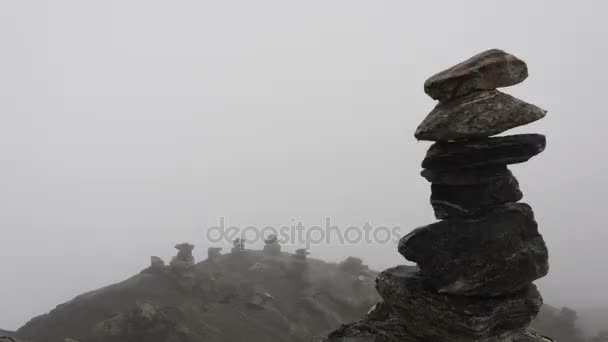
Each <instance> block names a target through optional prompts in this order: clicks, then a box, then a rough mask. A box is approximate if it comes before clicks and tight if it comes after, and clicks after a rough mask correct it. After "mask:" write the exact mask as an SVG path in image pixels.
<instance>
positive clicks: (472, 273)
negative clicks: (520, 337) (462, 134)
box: [399, 203, 549, 297]
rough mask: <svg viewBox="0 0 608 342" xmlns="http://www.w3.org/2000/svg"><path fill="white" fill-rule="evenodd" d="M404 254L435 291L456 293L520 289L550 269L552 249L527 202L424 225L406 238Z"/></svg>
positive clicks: (488, 293)
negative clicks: (549, 247)
mask: <svg viewBox="0 0 608 342" xmlns="http://www.w3.org/2000/svg"><path fill="white" fill-rule="evenodd" d="M399 253H401V255H403V256H404V257H405V258H406V259H407V260H410V261H413V262H416V263H417V264H418V266H419V267H420V269H421V271H422V273H423V274H424V277H425V278H426V279H427V281H428V283H429V284H431V285H432V286H433V288H434V289H435V290H437V291H438V292H440V293H447V294H454V295H466V296H485V297H494V296H501V295H505V294H510V293H515V292H517V291H519V290H521V289H522V288H524V287H526V286H527V285H528V284H529V283H530V282H532V281H533V280H536V279H538V278H541V277H543V276H545V275H546V274H547V272H548V270H549V264H548V252H547V247H546V245H545V242H544V241H543V238H542V236H541V235H540V234H539V232H538V226H537V224H536V221H534V214H533V212H532V209H531V208H530V207H529V206H528V205H527V204H524V203H511V204H507V205H505V206H504V207H499V208H495V209H494V210H492V211H491V212H489V213H488V214H487V215H485V216H483V217H480V218H476V219H464V220H456V219H453V220H445V221H441V222H437V223H434V224H431V225H428V226H425V227H421V228H418V229H416V230H414V231H413V232H411V233H410V234H408V235H406V236H405V237H403V238H402V239H401V241H400V242H399Z"/></svg>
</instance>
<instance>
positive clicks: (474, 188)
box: [431, 171, 523, 220]
mask: <svg viewBox="0 0 608 342" xmlns="http://www.w3.org/2000/svg"><path fill="white" fill-rule="evenodd" d="M522 198H523V194H522V192H521V191H520V190H519V183H518V182H517V179H515V177H513V175H512V174H511V173H510V172H508V171H507V172H506V173H504V174H503V175H502V177H495V178H493V179H492V180H491V181H488V182H484V183H479V184H475V185H442V184H432V185H431V205H432V206H433V210H434V211H435V217H437V218H438V219H440V220H442V219H448V218H461V217H474V216H478V215H481V214H483V213H484V212H486V211H488V210H489V209H491V208H493V207H496V206H499V205H502V204H505V203H510V202H517V201H519V200H521V199H522Z"/></svg>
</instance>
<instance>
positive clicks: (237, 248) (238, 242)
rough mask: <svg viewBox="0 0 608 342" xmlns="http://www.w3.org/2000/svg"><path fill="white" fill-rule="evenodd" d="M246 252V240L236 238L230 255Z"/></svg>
mask: <svg viewBox="0 0 608 342" xmlns="http://www.w3.org/2000/svg"><path fill="white" fill-rule="evenodd" d="M244 250H245V239H241V238H236V239H234V241H232V249H231V250H230V253H233V254H239V253H241V252H243V251H244Z"/></svg>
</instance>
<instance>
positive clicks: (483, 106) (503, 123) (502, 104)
mask: <svg viewBox="0 0 608 342" xmlns="http://www.w3.org/2000/svg"><path fill="white" fill-rule="evenodd" d="M546 113H547V112H546V111H545V110H543V109H541V108H538V107H537V106H535V105H532V104H529V103H527V102H524V101H522V100H519V99H516V98H514V97H513V96H511V95H508V94H505V93H501V92H499V91H497V90H490V91H480V92H474V93H471V94H468V95H466V96H463V97H459V98H456V99H453V100H451V101H448V102H442V103H439V104H438V105H437V107H435V109H433V111H432V112H431V113H430V114H429V115H428V116H427V117H426V118H425V119H424V121H422V123H421V124H420V126H418V129H416V133H415V134H414V136H415V137H416V139H418V140H431V141H449V140H464V139H478V138H487V137H490V136H492V135H496V134H499V133H502V132H504V131H507V130H509V129H511V128H514V127H519V126H523V125H526V124H529V123H531V122H534V121H536V120H539V119H542V118H543V117H545V115H546Z"/></svg>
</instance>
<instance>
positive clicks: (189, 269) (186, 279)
mask: <svg viewBox="0 0 608 342" xmlns="http://www.w3.org/2000/svg"><path fill="white" fill-rule="evenodd" d="M175 249H177V250H178V252H177V255H176V256H174V257H173V258H172V259H171V263H170V264H169V268H170V271H171V274H172V275H173V276H174V277H175V279H176V280H177V283H178V285H179V286H180V288H181V289H182V290H184V291H186V292H191V291H192V290H193V289H194V286H195V283H196V279H195V278H196V274H195V271H194V266H195V260H194V256H193V255H192V250H194V245H192V244H189V243H180V244H177V245H175Z"/></svg>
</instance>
